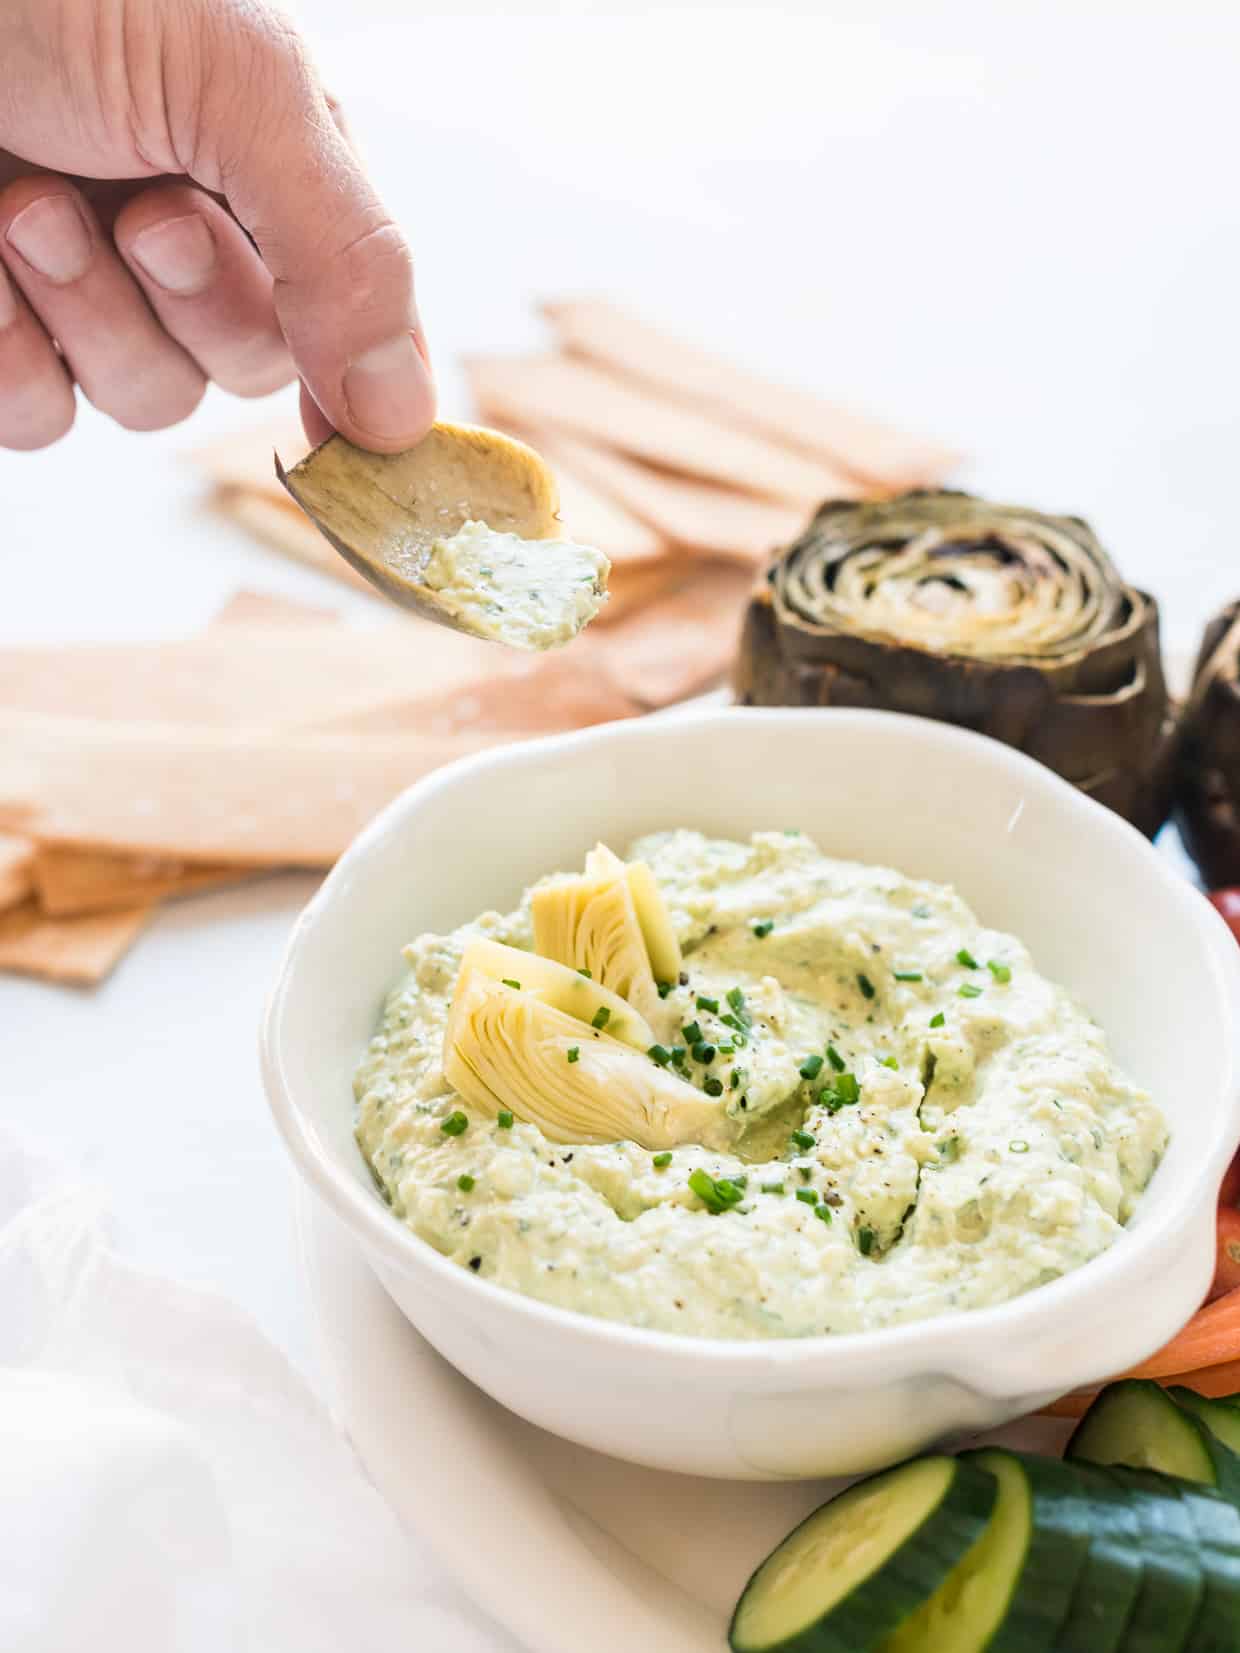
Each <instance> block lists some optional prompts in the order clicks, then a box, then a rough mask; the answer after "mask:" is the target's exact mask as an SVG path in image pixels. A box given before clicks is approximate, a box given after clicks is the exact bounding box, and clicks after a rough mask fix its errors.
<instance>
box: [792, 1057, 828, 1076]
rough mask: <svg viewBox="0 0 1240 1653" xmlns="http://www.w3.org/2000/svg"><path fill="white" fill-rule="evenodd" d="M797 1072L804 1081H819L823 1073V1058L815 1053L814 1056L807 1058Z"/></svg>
mask: <svg viewBox="0 0 1240 1653" xmlns="http://www.w3.org/2000/svg"><path fill="white" fill-rule="evenodd" d="M797 1071H798V1073H799V1074H800V1075H801V1078H802V1079H817V1077H818V1075H819V1074H820V1073H821V1072H822V1057H821V1056H819V1055H818V1053H817V1051H815V1052H814V1054H813V1055H812V1056H807V1057H806V1058H805V1060H804V1061H803V1062H802V1063H801V1066H800V1067H799V1068H798V1069H797Z"/></svg>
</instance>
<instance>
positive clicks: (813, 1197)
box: [796, 1188, 818, 1205]
mask: <svg viewBox="0 0 1240 1653" xmlns="http://www.w3.org/2000/svg"><path fill="white" fill-rule="evenodd" d="M796 1194H797V1198H798V1199H799V1200H800V1202H801V1204H802V1205H817V1204H818V1190H817V1189H816V1188H798V1189H797V1191H796Z"/></svg>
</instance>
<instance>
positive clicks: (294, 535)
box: [212, 487, 380, 601]
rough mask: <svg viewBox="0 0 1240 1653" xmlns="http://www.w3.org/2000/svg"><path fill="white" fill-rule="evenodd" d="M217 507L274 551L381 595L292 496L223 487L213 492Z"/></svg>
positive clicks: (220, 511) (372, 595) (369, 595)
mask: <svg viewBox="0 0 1240 1653" xmlns="http://www.w3.org/2000/svg"><path fill="white" fill-rule="evenodd" d="M212 504H213V506H214V508H215V509H216V510H217V511H218V512H219V513H220V514H221V515H222V516H226V517H227V518H228V519H229V520H230V521H231V522H235V523H236V524H237V525H238V527H241V528H244V529H245V530H246V532H247V533H249V534H253V536H254V537H255V539H259V540H262V542H263V544H264V545H268V546H270V547H271V549H272V550H273V551H280V552H282V553H283V554H284V555H285V556H286V557H291V558H292V559H293V561H294V562H300V563H305V564H306V565H307V566H308V567H310V568H315V569H317V570H318V571H319V573H320V574H330V575H331V577H332V578H333V579H335V580H340V581H342V582H343V583H344V584H345V585H347V586H352V588H353V589H354V590H355V591H364V592H365V593H366V595H367V596H368V597H374V598H375V599H376V601H378V600H379V599H380V593H379V592H378V591H376V590H375V588H374V586H373V585H371V583H370V581H369V580H367V579H363V577H362V576H361V575H360V574H359V573H358V572H357V570H356V569H355V568H353V567H351V566H350V565H349V564H348V563H347V562H346V561H345V560H344V558H343V557H342V556H341V555H340V554H339V552H338V551H335V550H333V548H332V547H331V546H330V545H329V544H328V542H327V541H326V540H325V539H324V538H323V536H322V534H320V533H319V531H318V529H317V528H316V527H315V526H314V524H313V523H312V522H311V521H310V519H309V517H308V516H306V514H305V512H304V511H302V510H300V509H299V507H298V506H296V505H294V503H293V502H292V500H291V499H277V498H276V497H275V495H274V494H268V493H266V492H258V491H256V490H252V489H249V488H237V487H220V488H217V489H216V490H215V493H214V495H213V496H212Z"/></svg>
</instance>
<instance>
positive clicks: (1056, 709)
mask: <svg viewBox="0 0 1240 1653" xmlns="http://www.w3.org/2000/svg"><path fill="white" fill-rule="evenodd" d="M736 689H737V694H738V698H739V699H740V701H741V702H742V703H743V704H746V705H753V706H783V705H793V706H853V707H857V706H873V707H881V708H884V709H886V710H889V711H895V712H909V713H913V714H915V715H917V716H921V717H931V718H938V719H941V720H943V721H945V722H948V723H958V724H962V725H964V726H965V727H967V728H970V729H976V730H979V731H980V732H981V733H983V734H987V735H992V736H994V737H995V738H997V739H999V740H1002V741H1006V742H1007V744H1008V745H1010V746H1015V747H1018V748H1019V749H1020V750H1021V751H1024V752H1027V753H1029V755H1030V756H1031V757H1035V758H1038V759H1039V760H1040V761H1041V762H1043V763H1045V764H1047V765H1048V766H1049V767H1050V768H1052V769H1054V770H1056V771H1058V773H1059V774H1061V775H1063V776H1064V778H1065V779H1067V780H1069V781H1071V782H1073V783H1074V785H1076V786H1078V787H1080V788H1081V790H1082V791H1083V792H1086V793H1088V794H1089V796H1090V797H1093V798H1096V799H1097V800H1098V802H1100V803H1103V804H1107V805H1109V807H1110V808H1112V809H1114V810H1116V811H1118V813H1119V814H1121V815H1123V816H1125V817H1126V818H1127V819H1128V820H1130V821H1132V822H1133V823H1134V824H1135V825H1136V826H1138V827H1140V829H1141V830H1142V831H1143V832H1146V833H1149V834H1151V835H1152V834H1153V833H1154V832H1156V831H1157V830H1158V828H1159V827H1160V826H1161V825H1162V823H1163V821H1164V819H1165V818H1166V815H1167V812H1168V809H1169V807H1170V798H1171V788H1172V783H1173V778H1174V777H1173V771H1174V758H1175V750H1174V747H1175V739H1174V719H1173V716H1172V712H1171V707H1170V704H1169V701H1168V696H1167V690H1166V685H1165V682H1164V679H1163V669H1162V659H1161V655H1160V652H1159V643H1158V608H1157V605H1156V603H1155V602H1154V600H1153V598H1152V597H1148V596H1146V595H1145V594H1144V593H1143V592H1140V591H1136V590H1134V589H1132V587H1130V586H1127V585H1125V584H1124V582H1123V581H1122V580H1121V578H1120V576H1119V574H1118V573H1117V572H1116V569H1115V567H1114V565H1113V564H1112V562H1111V560H1110V558H1109V557H1108V556H1107V554H1106V552H1105V551H1104V550H1103V548H1102V546H1101V545H1100V544H1099V542H1098V540H1097V539H1096V538H1095V537H1094V535H1093V533H1092V532H1091V530H1090V528H1089V527H1088V525H1087V524H1086V523H1084V522H1083V521H1082V520H1081V519H1080V518H1079V517H1055V516H1047V515H1045V514H1043V513H1042V512H1040V511H1033V510H1027V509H1024V508H1022V507H1020V506H1013V505H999V504H992V503H990V502H989V501H987V500H983V499H978V498H976V497H974V496H973V495H970V494H966V493H959V492H955V491H949V490H916V491H914V492H911V493H906V494H902V495H900V496H898V497H896V498H893V499H887V500H871V501H861V502H853V501H846V500H838V501H830V502H828V503H827V504H825V505H823V506H822V507H821V508H820V510H819V511H818V512H817V514H816V515H815V517H814V518H813V520H812V521H811V522H810V524H809V526H808V528H807V529H806V530H805V532H804V533H803V534H802V535H801V537H800V538H799V539H798V540H796V541H795V542H794V543H793V544H792V545H790V546H789V547H788V548H787V549H786V550H784V551H782V552H779V553H777V555H776V557H775V558H774V560H773V562H772V563H771V565H770V566H769V568H768V569H767V571H766V573H765V575H764V576H763V578H762V580H761V581H760V582H759V585H758V587H757V589H756V591H755V592H754V594H753V597H752V599H751V601H750V605H749V609H748V612H747V615H746V619H745V625H744V630H743V634H742V638H741V646H740V652H739V657H738V662H737V670H736Z"/></svg>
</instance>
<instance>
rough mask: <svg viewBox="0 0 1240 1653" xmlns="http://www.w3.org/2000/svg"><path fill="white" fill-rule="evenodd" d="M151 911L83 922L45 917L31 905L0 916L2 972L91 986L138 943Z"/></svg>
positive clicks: (132, 910)
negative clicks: (8, 971)
mask: <svg viewBox="0 0 1240 1653" xmlns="http://www.w3.org/2000/svg"><path fill="white" fill-rule="evenodd" d="M152 911H153V908H151V907H149V906H143V907H132V908H129V909H128V910H126V911H122V912H115V913H99V914H95V915H93V916H89V917H85V918H48V917H47V916H46V915H45V914H44V913H42V912H41V911H40V910H39V905H38V903H37V902H35V901H27V902H25V903H24V904H23V905H22V906H20V907H14V908H13V909H12V910H11V911H10V912H7V913H0V970H10V971H13V972H14V973H15V974H17V975H19V976H37V977H39V978H40V980H42V981H54V982H64V983H66V984H68V985H70V986H75V987H93V986H94V985H95V984H96V983H97V982H100V981H102V980H103V978H104V977H105V976H106V975H108V973H109V972H110V971H111V970H112V969H113V968H114V967H115V966H116V964H118V963H119V961H120V960H121V959H122V958H123V957H124V955H125V954H126V953H127V952H128V951H129V949H130V947H131V946H132V945H133V943H134V942H135V941H136V940H137V937H138V933H139V931H140V930H141V929H142V927H143V925H144V924H145V923H146V922H147V920H148V919H149V918H150V916H151V913H152Z"/></svg>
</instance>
